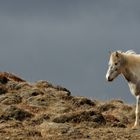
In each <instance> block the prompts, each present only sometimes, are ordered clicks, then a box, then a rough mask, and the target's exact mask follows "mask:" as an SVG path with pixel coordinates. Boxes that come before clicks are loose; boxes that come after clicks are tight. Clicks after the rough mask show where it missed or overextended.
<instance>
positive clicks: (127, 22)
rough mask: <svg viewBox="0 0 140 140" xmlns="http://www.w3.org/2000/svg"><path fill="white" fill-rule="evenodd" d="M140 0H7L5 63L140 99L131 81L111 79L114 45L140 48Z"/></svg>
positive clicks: (0, 56)
mask: <svg viewBox="0 0 140 140" xmlns="http://www.w3.org/2000/svg"><path fill="white" fill-rule="evenodd" d="M139 7H140V1H139V0H133V1H132V0H12V1H11V0H1V1H0V66H1V69H0V70H1V71H10V72H13V73H17V74H19V75H20V76H21V77H23V78H25V79H27V80H29V81H35V80H39V79H44V80H48V81H50V82H52V83H55V84H60V85H63V86H65V87H67V88H68V89H70V90H71V91H72V94H73V95H84V96H88V97H93V98H97V99H109V98H120V99H124V100H125V101H127V102H132V101H134V97H133V96H132V95H131V94H130V92H129V89H128V87H127V83H126V82H124V80H123V78H121V77H119V78H117V79H116V80H115V81H114V82H113V83H107V82H106V80H105V74H106V70H107V63H108V62H107V61H108V51H109V50H124V51H126V50H128V49H133V50H135V51H136V52H138V53H140V16H139V15H140V8H139Z"/></svg>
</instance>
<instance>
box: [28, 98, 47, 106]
mask: <svg viewBox="0 0 140 140" xmlns="http://www.w3.org/2000/svg"><path fill="white" fill-rule="evenodd" d="M27 102H28V103H30V104H32V105H35V106H48V99H47V98H46V97H41V96H39V97H30V98H29V99H28V100H27Z"/></svg>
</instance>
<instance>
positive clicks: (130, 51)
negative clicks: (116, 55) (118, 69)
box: [125, 50, 136, 54]
mask: <svg viewBox="0 0 140 140" xmlns="http://www.w3.org/2000/svg"><path fill="white" fill-rule="evenodd" d="M125 53H126V54H136V52H135V51H133V50H128V51H126V52H125Z"/></svg>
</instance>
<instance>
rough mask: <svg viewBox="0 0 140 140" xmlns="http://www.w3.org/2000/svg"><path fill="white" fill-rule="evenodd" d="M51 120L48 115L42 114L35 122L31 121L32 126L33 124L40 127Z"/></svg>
mask: <svg viewBox="0 0 140 140" xmlns="http://www.w3.org/2000/svg"><path fill="white" fill-rule="evenodd" d="M49 119H50V117H49V115H47V114H42V115H40V116H39V117H37V118H35V119H33V120H32V121H31V124H32V125H40V124H42V123H43V122H44V121H47V120H49Z"/></svg>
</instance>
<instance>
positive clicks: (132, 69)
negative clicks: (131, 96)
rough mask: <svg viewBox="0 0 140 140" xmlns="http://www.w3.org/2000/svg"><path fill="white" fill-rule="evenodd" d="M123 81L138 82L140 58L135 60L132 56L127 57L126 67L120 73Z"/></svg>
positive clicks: (139, 77) (139, 78)
mask: <svg viewBox="0 0 140 140" xmlns="http://www.w3.org/2000/svg"><path fill="white" fill-rule="evenodd" d="M122 74H123V75H124V77H125V79H126V80H127V81H128V82H131V83H134V84H135V83H136V82H137V81H139V80H140V58H139V59H137V58H136V57H134V56H129V57H127V60H126V65H125V66H124V69H123V71H122Z"/></svg>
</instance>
